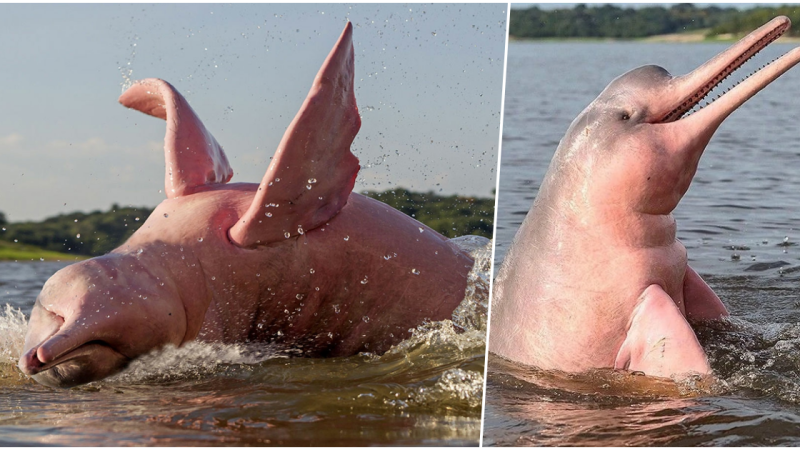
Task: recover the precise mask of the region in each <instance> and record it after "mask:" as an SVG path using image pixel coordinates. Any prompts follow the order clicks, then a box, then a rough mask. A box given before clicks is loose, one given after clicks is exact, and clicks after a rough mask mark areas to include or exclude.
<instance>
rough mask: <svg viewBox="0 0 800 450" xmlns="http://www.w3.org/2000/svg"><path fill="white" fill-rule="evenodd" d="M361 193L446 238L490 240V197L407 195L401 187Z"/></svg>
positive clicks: (491, 215)
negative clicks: (476, 236) (471, 237)
mask: <svg viewBox="0 0 800 450" xmlns="http://www.w3.org/2000/svg"><path fill="white" fill-rule="evenodd" d="M362 194H364V195H366V196H368V197H372V198H374V199H376V200H380V201H382V202H383V203H386V204H387V205H389V206H391V207H392V208H395V209H397V210H399V211H401V212H403V213H405V214H407V215H409V216H411V217H413V218H415V219H417V220H419V221H420V222H422V223H424V224H425V225H427V226H429V227H431V228H433V229H434V230H436V231H438V232H439V233H441V234H442V235H444V236H447V237H449V238H454V237H457V236H464V235H467V234H474V235H478V236H483V237H486V238H489V239H491V238H492V232H493V230H494V226H493V225H492V223H493V220H494V199H493V198H475V197H459V196H457V195H451V196H448V197H444V196H441V195H436V194H434V193H433V192H427V193H421V192H411V191H409V190H406V189H402V188H397V189H390V190H388V191H384V192H375V191H366V192H362Z"/></svg>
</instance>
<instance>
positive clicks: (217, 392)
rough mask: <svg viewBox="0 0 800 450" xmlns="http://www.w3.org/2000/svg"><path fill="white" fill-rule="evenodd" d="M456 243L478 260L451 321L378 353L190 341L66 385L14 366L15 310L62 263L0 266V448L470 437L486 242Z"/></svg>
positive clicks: (20, 320)
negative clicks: (306, 354) (320, 353)
mask: <svg viewBox="0 0 800 450" xmlns="http://www.w3.org/2000/svg"><path fill="white" fill-rule="evenodd" d="M479 239H482V238H479ZM460 245H464V246H466V247H468V248H471V251H472V253H473V255H474V256H475V257H476V261H477V263H476V266H475V269H474V270H473V272H472V274H471V281H470V286H469V287H468V295H467V298H466V299H465V300H464V302H463V303H462V305H461V306H460V307H459V309H458V310H456V312H455V313H454V316H453V320H452V321H450V320H447V321H442V322H435V323H429V324H426V325H423V326H420V327H418V328H417V329H416V331H415V333H414V335H413V336H412V337H411V338H409V339H407V340H406V341H404V342H402V343H400V344H398V345H397V346H395V347H394V348H393V349H392V350H390V351H389V352H388V353H386V354H384V355H381V356H376V355H372V354H361V355H357V356H352V357H347V358H330V359H311V358H288V357H286V356H285V354H284V353H283V352H282V351H281V349H278V348H274V347H270V346H235V345H230V346H228V345H210V344H201V343H192V344H190V345H186V346H184V347H181V348H178V349H176V348H171V349H165V350H162V351H160V352H156V353H154V354H150V355H147V356H145V357H142V358H140V359H139V360H137V361H135V362H134V363H133V364H132V365H131V366H130V367H129V368H128V369H127V370H126V371H125V372H123V373H121V374H119V375H117V376H114V377H112V378H110V379H107V380H104V381H102V382H97V383H91V384H89V385H85V386H82V387H77V388H73V389H69V390H54V389H50V388H47V387H43V386H40V385H38V384H35V383H33V382H32V381H30V380H29V379H27V378H26V377H25V376H24V375H22V374H21V373H20V372H19V370H18V369H17V368H16V366H15V364H16V358H17V357H18V355H19V351H20V350H21V346H22V342H23V339H24V333H25V317H24V315H23V313H22V312H20V310H18V309H17V308H21V310H22V311H26V312H29V311H30V308H31V307H32V306H33V302H34V300H35V295H36V294H37V293H38V292H37V291H38V289H39V288H40V287H41V285H42V284H43V283H44V281H45V280H46V279H47V278H48V277H49V275H50V274H52V273H53V272H54V271H55V270H57V269H58V268H59V267H61V266H63V264H57V263H11V262H9V263H0V280H2V283H3V284H2V285H0V295H2V297H0V303H2V302H5V303H7V306H6V307H5V308H4V311H2V312H0V445H25V444H34V445H44V444H56V445H73V446H74V445H172V446H194V445H293V446H300V445H315V446H330V445H368V444H380V445H462V446H466V445H477V444H478V439H479V436H480V414H481V400H482V393H483V392H482V391H483V370H484V354H485V329H486V317H485V312H486V302H487V277H488V275H489V261H490V258H491V244H490V243H489V244H487V241H486V240H481V241H477V240H476V241H472V242H462V243H461V244H460Z"/></svg>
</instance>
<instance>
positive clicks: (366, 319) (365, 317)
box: [361, 316, 369, 323]
mask: <svg viewBox="0 0 800 450" xmlns="http://www.w3.org/2000/svg"><path fill="white" fill-rule="evenodd" d="M361 320H363V321H364V323H369V316H364V317H362V318H361Z"/></svg>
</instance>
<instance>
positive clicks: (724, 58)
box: [655, 17, 797, 123]
mask: <svg viewBox="0 0 800 450" xmlns="http://www.w3.org/2000/svg"><path fill="white" fill-rule="evenodd" d="M790 26H791V22H790V21H789V19H788V18H786V17H778V18H775V19H773V20H772V21H770V22H769V23H767V24H765V25H764V26H762V27H761V28H759V29H757V30H755V31H753V32H752V33H750V35H748V36H747V37H745V38H743V39H742V40H741V41H739V42H738V43H737V44H735V45H734V46H732V47H731V48H730V49H728V50H727V51H725V52H723V53H721V54H719V55H718V56H717V57H715V58H713V59H712V60H710V61H708V62H707V63H705V64H703V65H702V66H700V67H699V68H698V69H696V70H694V71H693V72H692V73H690V74H688V75H685V76H683V77H678V80H676V81H677V83H676V84H677V85H678V86H677V87H678V89H679V90H682V91H688V92H686V93H685V94H684V95H683V96H682V99H681V100H679V101H678V105H677V106H675V107H674V108H673V109H672V110H671V111H669V112H668V113H666V114H665V115H664V116H663V118H661V119H660V120H656V121H655V123H669V122H674V121H677V120H679V119H681V118H683V117H684V116H685V115H686V114H687V113H689V112H690V111H691V110H692V109H693V108H694V107H695V106H697V104H699V103H700V101H701V100H703V99H705V98H706V96H707V95H708V94H709V93H711V91H712V90H714V88H716V87H717V86H718V85H719V84H720V83H722V82H723V81H724V80H725V79H727V78H728V77H729V76H730V75H732V74H733V73H734V72H735V71H736V70H737V69H739V68H740V67H742V66H743V65H744V64H745V63H746V62H747V61H749V60H750V59H751V58H753V57H754V56H755V55H756V54H758V53H759V52H760V51H761V50H763V49H764V48H766V47H767V46H768V45H769V44H771V43H773V42H775V41H776V40H777V39H778V38H780V37H781V36H782V35H783V34H784V33H785V32H786V31H787V30H788V29H789V27H790ZM753 41H754V42H753ZM787 56H790V55H788V54H787V55H784V57H781V58H778V59H776V60H775V61H772V62H771V63H769V64H767V65H764V66H762V67H761V68H759V69H757V70H755V71H754V72H753V73H751V74H750V75H748V76H746V77H744V78H743V79H742V80H740V81H739V82H737V83H736V85H734V86H733V87H732V88H731V89H730V90H728V91H727V92H725V93H723V94H721V95H719V96H717V98H716V99H714V100H712V101H710V102H708V103H707V104H706V105H705V106H704V107H702V108H705V107H707V106H708V105H711V104H713V103H714V102H715V101H716V100H718V99H720V98H721V97H722V96H724V95H729V94H730V93H731V92H732V91H733V90H734V88H736V87H737V86H739V85H740V84H741V83H743V82H744V81H745V80H747V79H748V78H750V77H752V76H753V75H755V74H757V73H759V72H761V71H762V70H763V69H765V68H767V67H770V66H773V65H775V64H776V63H778V61H781V60H783V61H781V62H780V63H779V64H778V65H779V66H786V67H785V68H784V69H782V70H781V68H778V70H779V71H780V73H783V72H784V71H785V70H788V68H789V67H791V66H793V65H794V64H796V62H797V61H793V62H792V61H791V59H793V58H791V57H790V58H788V59H789V60H788V61H787V60H786V59H787ZM780 73H779V74H778V75H780ZM762 78H767V77H762ZM774 78H777V76H775V77H768V78H767V79H759V80H755V83H754V84H753V86H750V87H749V89H747V90H748V91H750V92H748V93H742V94H741V95H740V97H744V100H746V99H747V98H749V96H751V95H753V94H755V92H757V91H758V90H760V89H761V88H763V87H764V86H766V85H767V84H769V83H770V82H771V81H772V80H774ZM681 85H685V87H684V86H681ZM744 100H742V101H741V102H735V103H736V105H735V106H733V107H732V108H730V109H728V110H727V111H725V112H726V113H730V112H731V111H732V110H733V109H735V108H736V107H738V106H739V105H740V104H741V103H743V102H744ZM702 108H701V109H702ZM725 115H727V114H725Z"/></svg>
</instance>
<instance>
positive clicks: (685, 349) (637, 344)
mask: <svg viewBox="0 0 800 450" xmlns="http://www.w3.org/2000/svg"><path fill="white" fill-rule="evenodd" d="M614 368H615V369H628V370H634V371H641V372H644V373H645V374H647V375H653V376H658V377H670V376H673V375H680V374H688V373H692V372H695V373H700V374H708V373H710V372H711V368H710V367H709V365H708V359H707V358H706V354H705V352H704V351H703V348H702V347H700V343H699V342H697V336H695V334H694V331H692V328H691V327H690V326H689V323H688V322H686V319H685V318H684V317H683V314H681V311H680V309H678V306H677V305H676V304H675V302H674V301H673V300H672V298H671V297H670V296H669V295H668V294H667V293H666V292H664V290H663V289H662V288H661V286H658V285H651V286H650V287H648V288H647V289H646V290H645V291H644V293H643V294H642V297H641V300H640V302H639V304H638V305H637V306H636V308H635V309H634V310H633V317H631V319H630V326H629V329H628V334H627V336H626V337H625V341H624V342H623V343H622V347H620V350H619V353H617V358H616V361H615V363H614Z"/></svg>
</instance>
